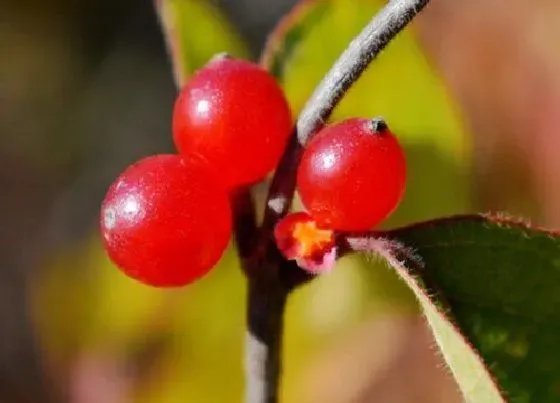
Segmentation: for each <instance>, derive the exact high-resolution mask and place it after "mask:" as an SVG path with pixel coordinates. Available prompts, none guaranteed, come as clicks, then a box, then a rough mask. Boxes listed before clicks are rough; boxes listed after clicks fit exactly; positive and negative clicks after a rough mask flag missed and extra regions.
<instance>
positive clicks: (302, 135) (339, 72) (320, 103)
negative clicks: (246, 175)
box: [263, 0, 429, 231]
mask: <svg viewBox="0 0 560 403" xmlns="http://www.w3.org/2000/svg"><path fill="white" fill-rule="evenodd" d="M428 2H429V0H392V1H389V3H388V4H387V5H386V6H385V7H384V8H383V9H382V10H381V11H380V12H379V13H378V14H377V15H376V16H375V17H374V18H373V19H372V20H371V22H370V23H369V24H368V25H367V26H366V27H365V28H364V29H363V30H362V32H361V33H360V34H359V35H358V36H357V37H356V38H354V40H353V41H352V42H351V43H350V45H348V48H347V49H346V50H345V51H344V52H343V53H342V55H340V57H339V59H338V60H337V61H336V63H335V64H334V65H333V67H332V68H331V70H330V71H329V72H328V73H327V75H326V76H325V77H324V78H323V80H322V81H321V83H320V84H319V85H318V86H317V88H316V89H315V91H314V93H313V95H311V97H310V98H309V100H308V101H307V103H306V104H305V106H304V108H303V110H302V112H301V114H300V116H299V118H298V121H297V124H296V129H295V131H294V133H293V135H292V139H291V142H290V144H289V146H288V147H287V148H286V151H285V152H284V155H283V157H282V160H281V161H280V164H279V166H278V169H277V171H276V174H275V175H274V178H273V180H272V184H271V186H270V190H269V193H268V197H267V205H266V210H265V218H264V223H263V229H264V230H265V231H271V230H272V228H273V227H274V225H275V224H276V222H277V221H278V219H280V218H281V217H283V216H284V215H285V214H286V213H287V212H288V210H289V208H290V206H291V204H292V200H293V197H294V192H295V177H296V175H295V173H296V170H297V165H298V162H299V158H300V156H301V152H302V148H303V147H304V146H305V144H306V143H307V142H308V141H309V139H310V138H311V137H312V136H313V135H314V134H315V133H317V131H319V130H320V129H321V128H322V127H323V125H324V124H325V122H326V121H327V120H328V118H329V117H330V115H331V114H332V111H333V110H334V108H335V107H336V105H338V103H339V102H340V100H341V99H342V97H343V96H344V94H345V93H346V92H347V91H348V89H349V88H350V87H351V86H352V84H354V82H356V80H358V78H359V77H360V76H361V75H362V73H363V72H364V71H365V69H366V68H367V66H368V65H369V63H371V61H372V60H374V59H375V58H376V57H377V55H379V53H380V52H381V51H382V50H383V49H384V48H385V47H386V46H387V44H388V43H389V42H390V41H391V40H392V39H393V38H394V37H395V36H396V35H397V34H398V33H399V32H400V31H401V30H402V29H403V28H404V27H406V26H407V25H408V23H409V22H410V21H412V19H413V18H414V17H415V16H416V15H417V14H418V13H419V12H420V11H421V10H422V9H423V8H424V7H425V6H426V5H427V4H428Z"/></svg>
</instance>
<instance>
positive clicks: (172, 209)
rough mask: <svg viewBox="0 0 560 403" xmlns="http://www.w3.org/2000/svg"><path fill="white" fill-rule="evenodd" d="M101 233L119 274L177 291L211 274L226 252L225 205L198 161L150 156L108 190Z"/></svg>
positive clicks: (228, 215) (221, 190)
mask: <svg viewBox="0 0 560 403" xmlns="http://www.w3.org/2000/svg"><path fill="white" fill-rule="evenodd" d="M101 232H102V235H103V240H104V246H105V249H106V250H107V252H108V254H109V257H110V258H111V260H112V261H113V262H114V263H115V264H116V265H117V266H118V267H120V268H121V269H122V271H123V272H124V273H125V274H127V275H128V276H130V277H132V278H135V279H137V280H139V281H141V282H143V283H145V284H149V285H153V286H157V287H176V286H182V285H185V284H188V283H190V282H192V281H194V280H196V279H198V278H200V277H202V276H203V275H204V274H206V273H207V272H208V271H210V269H211V268H212V267H213V266H214V265H215V264H216V263H217V261H218V260H219V259H220V257H221V255H222V253H223V252H224V250H225V248H226V247H227V244H228V242H229V238H230V235H231V211H230V206H229V200H228V197H227V193H226V191H225V190H224V188H223V187H222V186H221V185H219V182H217V181H216V178H215V176H214V175H213V174H212V173H211V171H210V170H209V168H208V166H207V165H206V163H205V162H203V161H202V160H200V159H195V158H188V159H184V158H182V157H180V156H176V155H155V156H151V157H148V158H145V159H142V160H140V161H139V162H137V163H135V164H133V165H131V166H130V167H128V168H127V169H126V170H125V171H124V172H123V173H122V174H121V175H120V176H119V177H118V178H117V180H116V181H115V182H114V183H113V184H112V185H111V187H110V188H109V191H108V192H107V195H106V197H105V200H104V201H103V205H102V207H101Z"/></svg>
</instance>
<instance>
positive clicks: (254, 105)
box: [101, 57, 292, 287]
mask: <svg viewBox="0 0 560 403" xmlns="http://www.w3.org/2000/svg"><path fill="white" fill-rule="evenodd" d="M291 126H292V117H291V113H290V108H289V105H288V102H287V101H286V99H285V97H284V94H283V92H282V89H281V88H280V87H279V86H278V84H277V83H276V81H275V80H274V78H273V77H272V76H271V75H269V74H268V73H267V72H266V71H265V70H263V69H261V68H260V67H259V66H257V65H255V64H252V63H249V62H246V61H242V60H235V59H232V58H229V57H219V58H215V59H213V60H212V61H210V63H208V64H207V65H206V66H205V67H204V68H203V69H201V70H200V71H198V72H197V73H196V74H195V75H194V76H193V77H192V79H191V80H190V81H189V82H188V83H187V84H186V86H185V87H184V88H183V89H182V90H181V92H180V94H179V97H178V98H177V101H176V103H175V108H174V112H173V139H174V141H175V145H176V147H177V149H178V150H179V155H155V156H151V157H147V158H145V159H142V160H140V161H139V162H137V163H135V164H133V165H132V166H130V167H129V168H127V169H126V170H125V171H124V172H123V173H122V174H121V175H120V176H119V177H118V178H117V180H116V181H115V182H114V183H113V184H112V185H111V187H110V188H109V191H108V193H107V195H106V197H105V200H104V201H103V204H102V208H101V232H102V235H103V240H104V246H105V249H106V250H107V253H108V255H109V257H110V258H111V260H112V261H113V262H114V263H115V264H116V265H117V266H118V267H120V268H121V269H122V270H123V272H124V273H125V274H127V275H129V276H130V277H132V278H135V279H137V280H139V281H141V282H143V283H146V284H150V285H153V286H158V287H176V286H182V285H185V284H188V283H191V282H193V281H194V280H196V279H198V278H200V277H202V276H203V275H205V274H206V273H207V272H209V271H210V269H212V267H213V266H214V265H215V264H216V263H217V261H218V260H219V259H220V257H221V255H222V254H223V252H224V250H225V249H226V247H227V245H228V243H229V239H230V237H231V227H232V218H231V207H230V204H229V198H230V195H231V193H232V192H233V191H235V190H236V188H239V187H240V186H248V185H250V184H252V183H254V182H256V181H259V180H261V179H263V178H264V177H265V176H266V175H267V174H268V172H269V171H271V170H272V169H273V168H274V167H275V166H276V164H277V162H278V160H279V158H280V156H281V154H282V152H283V149H284V146H285V144H286V142H287V139H288V137H289V135H290V130H291Z"/></svg>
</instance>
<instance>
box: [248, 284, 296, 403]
mask: <svg viewBox="0 0 560 403" xmlns="http://www.w3.org/2000/svg"><path fill="white" fill-rule="evenodd" d="M264 288H265V287H260V286H259V285H258V283H255V282H251V281H250V282H249V304H248V311H247V319H248V331H247V339H246V345H245V348H246V350H245V372H246V375H247V378H246V389H245V391H246V392H245V393H246V395H245V403H277V402H278V401H279V396H278V394H279V382H280V373H281V371H282V368H281V364H282V359H281V358H282V357H281V355H282V336H283V334H284V332H283V322H284V310H285V305H286V300H287V297H288V292H287V291H286V290H284V289H282V288H275V289H273V290H271V289H264Z"/></svg>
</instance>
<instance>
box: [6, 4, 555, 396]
mask: <svg viewBox="0 0 560 403" xmlns="http://www.w3.org/2000/svg"><path fill="white" fill-rule="evenodd" d="M171 2H173V3H181V0H172V1H171ZM184 2H185V4H186V3H189V4H192V6H189V7H192V8H190V9H189V10H190V11H189V12H188V13H186V14H184V15H185V18H186V19H185V20H184V21H186V22H184V24H183V27H184V28H183V29H185V30H186V31H187V33H186V34H185V33H184V35H187V37H188V38H189V41H190V42H192V43H193V44H196V43H198V44H199V46H202V45H200V44H204V49H202V50H201V51H198V50H197V49H195V50H196V52H198V53H196V52H195V51H193V54H194V56H193V57H192V59H190V60H191V61H192V63H193V64H192V66H190V68H191V69H195V68H196V67H199V66H200V65H201V64H203V63H204V61H205V60H206V59H207V57H206V53H209V54H212V53H214V52H217V51H221V50H224V49H227V50H233V52H234V53H237V54H238V55H242V56H248V57H251V58H253V59H257V58H258V57H259V55H260V52H261V50H262V48H263V45H264V43H265V40H266V38H267V34H268V33H269V32H270V31H271V29H272V28H273V27H274V26H275V25H276V23H277V22H278V21H279V19H280V18H281V16H283V15H285V14H286V13H287V12H288V11H289V10H290V9H291V8H292V6H293V5H294V4H295V3H296V0H220V1H218V0H216V1H213V2H212V1H204V0H198V1H192V0H184ZM318 2H320V0H318ZM333 3H336V6H334V9H335V10H336V11H337V12H334V11H333V10H330V14H329V11H328V10H327V11H321V13H319V14H320V15H321V18H319V17H317V15H319V14H317V15H316V17H317V18H315V20H314V21H307V20H306V21H304V22H302V25H305V26H314V27H315V29H314V31H313V32H312V33H306V32H305V31H303V34H302V35H303V36H304V37H305V38H304V39H301V41H302V44H301V46H299V47H298V48H297V49H296V50H292V53H291V54H290V55H288V56H289V57H285V58H286V61H285V63H283V65H282V69H281V72H280V73H279V77H280V80H281V82H282V83H283V84H284V86H285V88H286V92H287V93H288V95H289V97H290V100H291V101H292V106H293V108H294V111H295V112H297V110H299V109H300V108H301V106H302V104H303V102H304V100H305V98H306V97H307V96H308V95H309V92H310V91H311V90H312V89H313V86H314V85H315V84H316V82H317V81H318V80H319V79H320V77H321V76H322V75H323V74H324V72H325V71H326V69H327V68H328V67H329V65H330V63H331V62H332V60H334V58H335V57H336V55H337V54H338V53H339V52H340V50H341V49H342V48H343V47H344V45H345V44H346V43H347V42H348V40H349V38H350V37H351V36H352V35H353V34H354V33H355V32H357V31H358V30H359V28H360V27H361V26H363V23H365V21H367V19H368V18H369V17H370V16H371V15H372V14H373V12H374V10H375V9H377V7H378V6H379V2H375V1H372V2H371V3H374V4H373V6H371V7H370V6H365V5H364V4H365V3H369V0H367V1H366V0H352V1H350V0H346V2H344V1H340V0H333ZM178 7H180V6H178ZM364 7H366V8H365V9H364ZM364 10H367V12H364ZM308 20H310V19H308ZM319 20H320V21H319ZM200 21H204V23H201V22H200ZM191 27H192V30H191ZM413 34H414V35H413ZM413 34H412V33H410V35H407V36H406V37H403V38H399V39H398V41H397V43H396V44H395V46H394V47H390V48H389V49H388V50H387V52H386V55H384V56H383V57H382V58H381V59H380V61H379V64H378V65H375V66H373V67H372V69H371V71H370V72H368V74H367V75H366V77H365V78H364V80H363V83H362V81H361V82H360V85H358V86H357V87H356V89H353V90H352V91H351V94H350V96H349V98H348V100H345V101H344V102H343V103H342V104H341V107H340V108H339V109H338V110H337V115H336V116H335V118H337V117H344V116H349V115H356V114H359V115H368V114H369V115H372V114H376V115H377V114H381V115H383V116H385V117H387V118H388V122H389V125H390V126H392V127H396V128H397V129H398V130H396V132H397V133H398V134H401V133H402V136H403V139H404V142H405V143H406V144H407V147H408V148H407V152H408V153H409V162H410V166H411V168H410V170H411V172H412V174H411V183H410V186H409V192H408V193H407V198H406V200H405V203H404V204H403V207H402V208H401V209H400V210H399V212H398V213H397V215H396V217H395V218H394V219H392V220H391V222H389V223H388V224H387V225H388V226H393V225H401V224H405V223H407V222H411V221H415V220H420V219H427V218H432V217H436V216H440V215H446V214H453V213H464V212H469V211H488V210H504V211H508V212H509V213H511V214H513V215H519V216H523V217H526V218H528V219H531V220H532V221H533V222H535V223H538V224H542V225H545V226H548V227H559V226H560V207H559V206H560V169H559V168H560V167H559V166H558V164H559V162H558V161H559V159H558V155H559V154H558V151H559V150H560V113H558V112H559V111H560V74H559V73H560V53H559V52H558V51H557V49H558V48H557V38H558V37H559V35H560V3H559V2H557V1H555V0H471V1H469V2H462V1H459V0H433V1H432V3H431V5H430V6H429V7H428V9H427V10H426V12H425V13H424V14H423V15H422V16H421V18H419V19H418V21H417V24H415V27H414V33H413ZM306 35H307V36H306ZM222 37H225V38H228V39H227V40H224V42H223V43H222V42H220V41H222V39H220V38H222ZM208 38H210V39H211V40H210V39H208ZM325 38H328V40H329V41H332V42H333V44H332V46H328V47H325V46H324V41H325ZM208 40H210V42H209V45H208V46H206V45H205V44H206V43H207V42H205V41H208ZM226 42H227V43H226ZM193 46H195V48H196V45H193ZM326 48H328V49H326ZM205 52H206V53H205ZM197 57H198V58H197ZM283 57H284V56H283ZM368 80H370V81H368ZM175 93H176V89H175V85H174V83H173V74H172V68H171V63H170V62H169V60H168V58H167V56H166V50H165V42H164V40H163V37H162V34H161V31H160V27H159V22H158V18H157V15H156V13H155V12H154V8H153V4H151V2H149V1H127V0H42V1H39V0H0V214H1V216H0V403H4V402H6V403H38V402H67V403H93V402H95V403H97V402H103V403H117V402H118V403H127V402H154V403H155V402H157V403H168V402H169V403H172V402H177V403H179V402H187V401H188V402H218V403H219V402H235V401H241V396H242V392H243V390H242V386H243V381H242V360H241V357H242V346H243V331H244V325H243V323H244V303H245V295H244V291H245V289H244V283H243V279H242V276H241V274H240V272H239V270H238V267H237V261H236V258H235V256H234V253H233V251H229V252H228V253H226V256H225V257H224V259H223V260H222V262H221V263H220V266H219V267H218V268H217V269H216V270H214V271H213V272H212V274H211V275H209V276H208V277H207V278H205V279H204V280H203V281H201V282H199V283H197V284H195V285H193V286H192V287H189V288H188V289H185V290H174V291H160V290H152V289H148V288H146V287H143V286H141V285H138V284H136V283H133V282H132V281H131V280H128V279H126V278H124V277H123V276H122V275H121V274H120V273H119V272H118V271H117V270H115V269H114V267H112V266H111V264H110V262H109V261H108V260H107V258H106V257H105V255H104V253H103V251H102V249H101V247H100V244H99V239H98V234H97V214H98V210H99V205H100V202H101V200H102V198H103V196H104V192H105V191H106V189H107V187H108V186H109V184H110V183H111V182H112V180H113V179H114V178H115V177H116V175H117V174H118V173H119V172H120V171H122V170H123V169H124V168H125V167H126V166H127V165H129V164H130V163H132V162H134V161H135V160H136V159H138V158H140V157H142V156H145V155H149V154H155V153H161V152H171V151H172V150H173V147H172V142H171V136H170V115H171V108H172V104H173V101H174V96H175ZM392 122H394V123H392ZM263 189H265V186H264V185H263V186H261V187H259V188H258V189H257V190H260V193H262V190H263ZM286 320H287V334H286V351H285V367H286V377H285V382H284V384H283V392H282V393H283V401H284V402H290V403H292V402H293V403H308V402H325V403H331V402H332V403H339V402H340V403H342V402H358V403H361V402H363V403H366V402H388V403H392V402H395V403H400V402H403V403H405V402H445V403H450V402H454V401H459V400H460V399H459V395H458V392H457V391H456V387H455V385H454V383H453V381H452V380H451V378H450V375H449V374H448V372H447V370H446V369H445V368H444V366H443V364H442V362H441V361H440V357H439V356H438V354H437V352H436V351H435V347H434V345H433V341H432V339H431V336H430V334H429V331H428V330H427V329H426V328H425V325H424V324H423V321H422V319H421V317H420V316H419V314H418V309H417V307H416V305H415V302H414V300H413V298H412V296H411V295H410V294H409V292H408V291H407V290H406V289H405V288H404V286H403V285H402V284H401V283H400V282H399V280H398V279H396V278H395V277H394V275H393V274H392V273H390V272H389V271H388V270H387V269H386V268H384V267H379V266H378V265H376V264H375V262H373V263H372V262H370V261H368V260H367V259H365V258H363V257H360V256H355V257H351V258H347V259H345V260H343V261H342V262H341V263H340V265H339V267H337V269H336V270H335V271H333V272H332V273H331V274H328V275H326V276H324V277H323V278H320V279H319V280H317V281H315V282H314V283H313V284H312V285H310V286H306V287H305V288H304V289H302V290H299V291H298V292H297V293H296V295H294V297H293V299H292V301H291V302H290V307H289V310H288V313H287V318H286Z"/></svg>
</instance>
